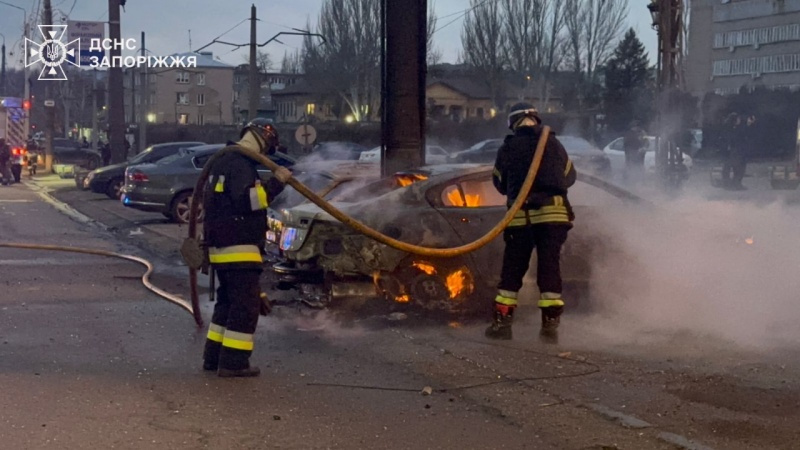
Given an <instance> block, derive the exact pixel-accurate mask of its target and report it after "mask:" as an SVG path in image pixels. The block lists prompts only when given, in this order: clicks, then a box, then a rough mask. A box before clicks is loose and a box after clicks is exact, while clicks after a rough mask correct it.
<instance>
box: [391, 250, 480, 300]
mask: <svg viewBox="0 0 800 450" xmlns="http://www.w3.org/2000/svg"><path fill="white" fill-rule="evenodd" d="M395 277H396V278H397V280H398V281H399V282H400V284H401V285H402V288H401V289H402V290H403V291H404V292H405V293H406V294H408V295H409V296H410V301H411V302H413V303H414V304H415V305H418V306H420V307H422V308H424V309H428V310H438V311H463V310H471V309H472V308H471V303H472V302H470V301H469V300H470V299H471V298H472V294H473V293H474V292H475V291H476V283H477V280H475V279H474V277H473V275H472V270H470V268H469V266H467V265H466V264H465V263H464V261H463V260H461V259H459V258H456V259H453V260H421V259H419V258H410V259H407V260H406V261H405V262H404V263H402V264H401V265H400V266H399V268H398V270H396V271H395Z"/></svg>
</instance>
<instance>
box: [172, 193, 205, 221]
mask: <svg viewBox="0 0 800 450" xmlns="http://www.w3.org/2000/svg"><path fill="white" fill-rule="evenodd" d="M191 208H192V193H191V192H181V193H180V194H178V195H177V196H176V197H175V199H174V200H173V201H172V208H170V215H171V216H172V219H173V220H174V221H175V222H177V223H180V224H187V223H189V214H190V212H191ZM197 220H198V221H201V220H203V207H202V205H200V210H199V211H198V214H197Z"/></svg>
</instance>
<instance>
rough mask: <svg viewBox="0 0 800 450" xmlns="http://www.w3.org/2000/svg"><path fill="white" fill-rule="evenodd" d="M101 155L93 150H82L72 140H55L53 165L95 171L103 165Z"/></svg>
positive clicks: (78, 144)
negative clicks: (71, 166)
mask: <svg viewBox="0 0 800 450" xmlns="http://www.w3.org/2000/svg"><path fill="white" fill-rule="evenodd" d="M102 162H103V158H102V157H101V156H100V153H98V152H94V151H92V149H91V148H82V147H81V145H80V143H79V142H78V141H73V140H72V139H63V138H56V139H53V165H74V166H78V167H83V168H86V169H89V170H94V169H96V168H98V167H100V166H101V165H102Z"/></svg>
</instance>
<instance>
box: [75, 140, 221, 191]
mask: <svg viewBox="0 0 800 450" xmlns="http://www.w3.org/2000/svg"><path fill="white" fill-rule="evenodd" d="M199 145H205V142H167V143H165V144H156V145H151V146H150V147H148V148H146V149H145V150H144V151H143V152H141V153H139V154H138V155H136V156H134V157H132V158H131V159H129V160H128V161H126V162H124V163H121V164H112V165H110V166H105V167H101V168H99V169H95V170H93V171H91V172H89V175H87V180H88V185H89V189H91V190H92V192H96V193H98V194H106V195H107V196H109V197H110V198H112V199H118V198H119V196H120V191H121V190H122V187H123V186H125V170H126V169H127V168H128V166H135V165H137V164H152V163H155V162H158V161H159V160H161V159H164V158H166V157H167V156H170V155H174V154H176V153H177V152H178V150H180V149H182V148H190V147H197V146H199Z"/></svg>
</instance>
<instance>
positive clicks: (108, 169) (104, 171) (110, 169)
mask: <svg viewBox="0 0 800 450" xmlns="http://www.w3.org/2000/svg"><path fill="white" fill-rule="evenodd" d="M127 168H128V163H120V164H112V165H110V166H105V167H101V168H99V169H95V170H94V175H95V176H102V175H108V174H111V173H113V174H115V175H116V174H118V173H122V172H125V169H127Z"/></svg>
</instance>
